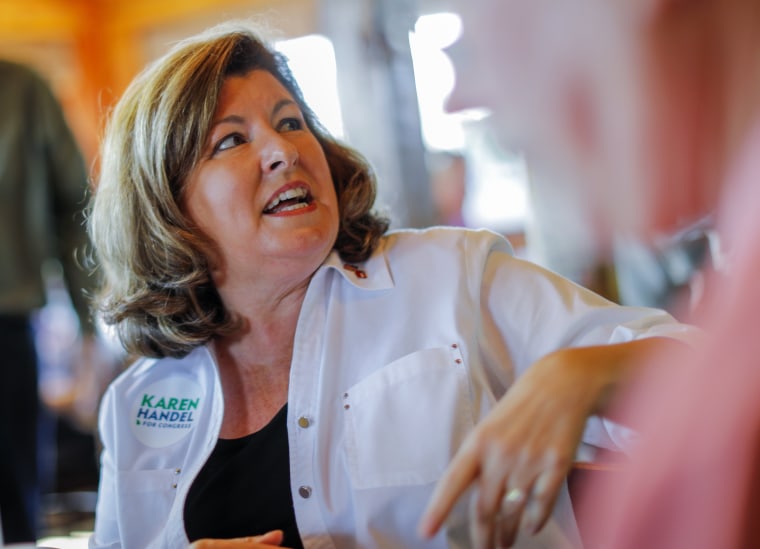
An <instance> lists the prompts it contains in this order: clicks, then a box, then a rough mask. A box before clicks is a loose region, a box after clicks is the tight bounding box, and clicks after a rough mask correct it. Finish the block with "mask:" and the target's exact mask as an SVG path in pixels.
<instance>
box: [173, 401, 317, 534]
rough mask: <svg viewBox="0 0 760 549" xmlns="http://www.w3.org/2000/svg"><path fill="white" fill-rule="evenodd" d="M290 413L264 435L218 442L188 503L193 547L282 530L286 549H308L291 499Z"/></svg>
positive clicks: (187, 519) (187, 527)
mask: <svg viewBox="0 0 760 549" xmlns="http://www.w3.org/2000/svg"><path fill="white" fill-rule="evenodd" d="M287 410H288V406H287V404H286V405H285V406H283V407H282V409H281V410H280V411H279V412H277V415H275V416H274V418H272V421H270V422H269V424H267V425H266V426H264V428H263V429H261V430H260V431H257V432H255V433H252V434H250V435H248V436H245V437H242V438H236V439H219V440H218V441H217V443H216V447H215V448H214V451H213V452H212V453H211V455H210V456H209V458H208V461H206V463H205V465H204V466H203V468H202V469H201V470H200V472H199V473H198V476H197V477H196V478H195V480H194V481H193V485H192V486H191V487H190V492H189V493H188V495H187V501H186V502H185V532H186V533H187V537H188V539H189V540H190V541H191V542H192V541H195V540H198V539H201V538H217V539H229V538H238V537H245V536H257V535H261V534H265V533H266V532H269V531H270V530H282V531H283V532H285V539H284V541H283V543H282V545H283V546H284V547H292V548H294V549H299V548H302V547H303V544H302V543H301V538H300V536H299V535H298V527H297V526H296V517H295V512H294V511H293V498H292V495H291V493H290V461H289V457H288V426H287V423H286V419H287V416H288V413H287Z"/></svg>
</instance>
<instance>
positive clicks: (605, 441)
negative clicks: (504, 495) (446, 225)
mask: <svg viewBox="0 0 760 549" xmlns="http://www.w3.org/2000/svg"><path fill="white" fill-rule="evenodd" d="M501 240H502V238H501V237H500V236H499V235H486V236H481V237H480V238H479V239H477V240H476V241H474V242H473V244H474V245H476V246H479V247H480V248H481V249H480V252H479V253H475V254H472V255H473V256H480V258H482V263H480V264H476V263H473V262H471V263H469V264H470V265H471V268H472V269H476V271H475V273H473V274H476V276H475V277H474V278H475V280H476V281H477V284H478V289H479V291H480V305H481V322H482V330H481V331H482V332H483V333H484V334H486V337H484V338H483V342H482V345H483V347H484V356H487V357H491V360H490V363H489V364H488V368H489V369H490V370H491V371H492V373H493V374H494V375H495V376H496V377H497V378H499V377H501V379H506V385H505V387H504V388H503V389H504V390H506V388H507V387H508V385H509V384H511V382H513V381H514V379H515V378H517V377H518V376H520V375H521V374H522V373H523V372H525V370H526V369H527V368H529V367H530V365H531V364H533V363H534V362H535V361H536V360H538V359H540V358H541V357H543V356H545V355H547V354H549V353H551V352H553V351H556V350H558V349H562V348H568V347H584V346H591V345H602V344H611V343H623V342H627V341H634V340H638V339H644V338H648V337H655V336H664V337H671V338H674V339H678V340H682V341H685V342H691V341H693V339H694V338H695V337H696V336H697V334H698V330H697V329H696V328H694V327H692V326H689V325H686V324H682V323H679V322H678V321H676V319H675V318H673V317H672V316H671V315H670V314H668V313H667V312H665V311H663V310H660V309H655V308H649V307H628V306H621V305H618V304H615V303H613V302H611V301H609V300H607V299H605V298H603V297H601V296H599V295H598V294H596V293H594V292H592V291H590V290H588V289H586V288H583V287H582V286H580V285H578V284H576V283H574V282H572V281H570V280H568V279H566V278H564V277H562V276H560V275H558V274H556V273H554V272H552V271H549V270H547V269H544V268H542V267H540V266H538V265H536V264H533V263H530V262H528V261H525V260H521V259H519V258H516V257H514V256H513V255H512V254H511V253H510V252H509V249H508V248H506V247H505V246H504V245H503V244H502V243H501V242H500V241H501ZM477 269H479V270H477ZM504 368H506V369H507V372H506V374H507V375H506V377H505V375H504V372H501V373H497V372H495V370H500V369H501V370H503V369H504ZM635 440H636V434H635V432H634V431H632V430H630V429H627V428H625V427H624V426H621V425H618V424H615V423H614V422H611V421H608V420H606V419H601V418H597V417H592V418H591V419H590V420H589V423H588V425H587V429H586V433H585V435H584V441H585V442H587V443H589V444H592V445H594V446H599V447H605V448H618V449H620V448H623V449H626V448H628V447H630V445H632V444H633V443H634V442H635Z"/></svg>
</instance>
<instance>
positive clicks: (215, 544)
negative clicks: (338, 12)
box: [188, 530, 283, 549]
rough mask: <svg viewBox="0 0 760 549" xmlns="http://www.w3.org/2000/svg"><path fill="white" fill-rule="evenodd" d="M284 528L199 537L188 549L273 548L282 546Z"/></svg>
mask: <svg viewBox="0 0 760 549" xmlns="http://www.w3.org/2000/svg"><path fill="white" fill-rule="evenodd" d="M282 537H283V534H282V530H272V531H271V532H267V533H266V534H263V535H261V536H251V537H247V538H234V539H199V540H196V541H194V542H193V543H191V544H190V547H189V548H188V549H272V548H274V547H280V544H281V543H282Z"/></svg>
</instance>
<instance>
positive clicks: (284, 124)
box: [277, 118, 303, 132]
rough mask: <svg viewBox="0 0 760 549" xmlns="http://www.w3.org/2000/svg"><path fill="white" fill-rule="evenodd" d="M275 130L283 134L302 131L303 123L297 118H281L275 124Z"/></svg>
mask: <svg viewBox="0 0 760 549" xmlns="http://www.w3.org/2000/svg"><path fill="white" fill-rule="evenodd" d="M277 129H278V130H280V131H285V132H292V131H296V130H300V129H303V122H302V121H301V120H300V119H299V118H283V119H282V120H280V123H279V124H277Z"/></svg>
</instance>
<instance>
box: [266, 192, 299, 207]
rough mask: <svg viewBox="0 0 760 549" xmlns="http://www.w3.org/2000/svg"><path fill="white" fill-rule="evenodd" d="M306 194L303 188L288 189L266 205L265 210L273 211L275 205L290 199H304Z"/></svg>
mask: <svg viewBox="0 0 760 549" xmlns="http://www.w3.org/2000/svg"><path fill="white" fill-rule="evenodd" d="M307 194H308V193H307V192H306V189H304V188H303V187H297V188H295V189H288V190H287V191H285V192H282V193H280V194H278V195H277V196H276V197H275V198H274V200H272V201H271V202H270V203H269V204H267V207H266V208H265V209H266V210H273V209H274V208H276V207H277V205H278V204H279V203H280V202H284V201H285V200H290V199H292V198H306V196H307ZM288 209H292V208H288Z"/></svg>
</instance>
